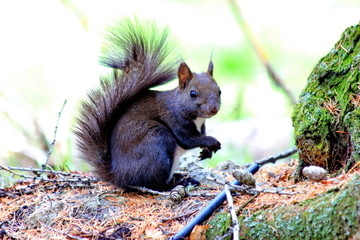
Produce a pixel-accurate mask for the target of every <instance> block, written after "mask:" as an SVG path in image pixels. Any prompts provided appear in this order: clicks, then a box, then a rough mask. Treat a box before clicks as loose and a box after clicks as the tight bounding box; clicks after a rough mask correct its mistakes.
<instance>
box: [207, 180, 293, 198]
mask: <svg viewBox="0 0 360 240" xmlns="http://www.w3.org/2000/svg"><path fill="white" fill-rule="evenodd" d="M207 180H209V181H212V182H214V183H217V184H219V185H222V186H226V185H229V187H230V188H231V190H233V191H237V192H241V193H243V194H251V195H254V194H257V193H273V194H279V195H295V194H298V193H299V192H283V191H282V189H274V190H271V189H257V188H253V187H250V186H247V185H240V186H238V185H234V184H231V183H229V182H228V181H226V182H222V181H219V180H217V179H215V178H207Z"/></svg>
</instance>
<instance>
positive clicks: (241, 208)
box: [236, 193, 260, 215]
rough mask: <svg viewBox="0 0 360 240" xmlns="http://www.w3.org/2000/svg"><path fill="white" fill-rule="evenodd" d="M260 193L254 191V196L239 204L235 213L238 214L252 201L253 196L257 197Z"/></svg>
mask: <svg viewBox="0 0 360 240" xmlns="http://www.w3.org/2000/svg"><path fill="white" fill-rule="evenodd" d="M259 195H260V193H256V194H255V195H254V196H252V197H251V198H250V199H249V200H247V201H246V202H245V203H244V204H243V205H241V206H240V207H239V208H238V209H237V210H236V215H239V213H240V212H241V211H242V210H243V209H244V208H245V207H246V206H247V205H249V203H251V202H252V201H254V199H255V198H257V197H258V196H259Z"/></svg>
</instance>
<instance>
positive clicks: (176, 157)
mask: <svg viewBox="0 0 360 240" xmlns="http://www.w3.org/2000/svg"><path fill="white" fill-rule="evenodd" d="M204 122H205V118H197V119H195V120H194V123H195V125H196V128H197V130H198V131H199V132H201V126H202V125H203V124H204ZM185 152H186V150H185V149H183V148H181V147H179V146H177V147H176V149H175V153H174V161H173V165H172V167H171V172H170V176H169V179H168V181H171V180H172V177H173V175H174V172H175V170H176V169H177V168H178V167H179V158H180V157H181V155H183V154H184V153H185Z"/></svg>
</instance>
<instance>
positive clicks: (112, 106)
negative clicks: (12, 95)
mask: <svg viewBox="0 0 360 240" xmlns="http://www.w3.org/2000/svg"><path fill="white" fill-rule="evenodd" d="M167 34H168V31H167V30H166V29H165V30H162V31H157V30H156V28H155V27H154V25H153V24H148V26H144V25H141V24H140V23H139V22H138V21H137V20H136V19H135V20H134V21H131V20H130V19H126V20H123V21H121V22H120V23H118V24H115V25H114V26H112V27H110V28H109V29H108V34H107V35H106V46H105V49H104V50H105V51H104V54H103V56H102V57H101V63H102V64H104V65H106V66H109V67H112V68H114V74H113V75H112V76H106V77H101V79H100V87H99V88H97V89H94V90H91V91H89V92H88V94H87V98H86V99H85V100H84V101H83V102H82V103H81V106H80V113H79V117H78V119H77V120H78V124H77V127H76V129H75V135H76V137H77V144H78V147H79V150H80V151H81V153H82V157H83V158H84V159H86V160H87V161H89V162H90V163H91V164H92V165H93V166H94V167H95V169H96V171H97V173H98V175H99V176H100V177H102V178H103V179H104V180H106V181H111V180H112V175H111V156H110V146H109V145H110V138H111V134H112V131H113V129H114V127H115V124H116V122H117V121H118V119H119V117H120V116H121V114H122V113H123V112H124V111H125V110H126V107H127V106H128V105H129V103H131V101H133V100H134V99H136V98H137V97H138V96H139V95H140V94H141V93H142V92H143V91H146V90H147V89H149V88H151V87H155V86H158V85H161V84H164V83H166V82H168V81H170V80H172V79H174V77H175V74H176V69H175V67H176V66H175V63H176V62H175V61H171V60H172V59H171V54H170V50H169V49H170V46H169V45H168V40H167ZM116 69H120V70H122V71H118V70H116Z"/></svg>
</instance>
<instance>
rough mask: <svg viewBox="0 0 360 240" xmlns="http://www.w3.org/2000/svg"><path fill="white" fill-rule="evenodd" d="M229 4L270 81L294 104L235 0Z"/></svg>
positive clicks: (230, 0)
mask: <svg viewBox="0 0 360 240" xmlns="http://www.w3.org/2000/svg"><path fill="white" fill-rule="evenodd" d="M229 4H230V6H231V9H232V11H233V13H234V16H235V18H236V21H237V23H238V24H239V27H240V28H241V30H242V32H243V33H244V35H245V37H246V38H247V39H248V40H249V42H250V44H251V46H252V47H253V49H254V51H255V53H256V55H257V56H258V57H259V59H260V61H261V63H262V64H263V65H264V67H265V68H266V71H267V73H268V74H269V76H270V79H272V80H273V82H274V83H275V84H276V85H277V86H278V87H280V88H281V89H282V90H283V91H284V93H285V95H286V96H287V97H288V98H289V100H290V101H291V103H292V104H296V99H295V97H294V96H293V94H292V93H291V91H290V90H289V89H288V88H287V87H286V86H285V84H284V83H283V81H282V80H281V78H280V77H279V75H278V74H277V73H276V72H275V70H274V68H273V67H272V66H271V63H270V61H269V58H268V57H267V56H266V54H265V51H264V49H263V48H262V46H261V45H260V43H259V42H258V41H257V39H256V38H255V36H254V34H253V33H252V31H251V29H250V27H249V25H248V24H247V22H246V21H245V19H244V17H243V16H242V14H241V10H240V7H239V5H238V3H237V1H236V0H229Z"/></svg>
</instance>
